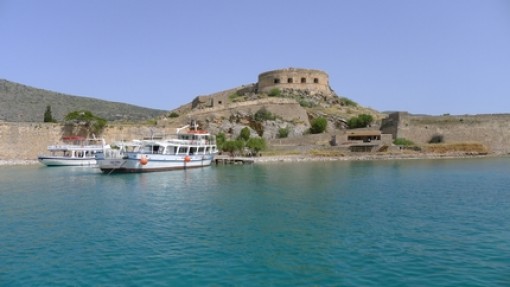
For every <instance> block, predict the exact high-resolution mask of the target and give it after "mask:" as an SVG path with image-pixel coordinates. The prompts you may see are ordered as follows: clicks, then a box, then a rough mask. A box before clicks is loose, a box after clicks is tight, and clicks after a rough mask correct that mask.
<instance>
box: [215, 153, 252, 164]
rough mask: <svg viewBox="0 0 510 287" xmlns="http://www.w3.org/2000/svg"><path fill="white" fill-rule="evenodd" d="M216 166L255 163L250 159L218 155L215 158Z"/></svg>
mask: <svg viewBox="0 0 510 287" xmlns="http://www.w3.org/2000/svg"><path fill="white" fill-rule="evenodd" d="M214 161H215V162H216V165H219V164H252V163H254V162H255V161H254V160H253V158H249V157H232V156H228V155H218V156H216V157H215V158H214Z"/></svg>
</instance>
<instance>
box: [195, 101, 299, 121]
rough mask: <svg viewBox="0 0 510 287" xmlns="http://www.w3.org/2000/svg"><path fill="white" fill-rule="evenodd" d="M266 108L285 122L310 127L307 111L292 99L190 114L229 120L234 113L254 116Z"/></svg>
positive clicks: (237, 104)
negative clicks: (293, 122)
mask: <svg viewBox="0 0 510 287" xmlns="http://www.w3.org/2000/svg"><path fill="white" fill-rule="evenodd" d="M261 108H266V109H267V110H268V111H270V112H271V113H273V114H277V115H278V116H280V117H281V118H282V119H283V120H284V121H295V122H302V123H304V124H305V125H309V121H308V115H307V113H306V111H305V110H304V109H303V108H302V107H301V106H300V105H299V103H297V102H296V101H295V100H292V99H285V98H267V99H261V100H257V101H248V102H239V103H232V104H228V105H226V106H218V107H214V108H206V109H200V110H194V111H192V112H191V113H189V115H188V116H189V117H191V118H194V119H198V120H203V119H204V118H210V117H215V118H221V117H224V118H228V117H229V116H230V115H232V114H233V113H236V114H243V113H245V114H254V113H256V112H257V111H258V110H259V109H261Z"/></svg>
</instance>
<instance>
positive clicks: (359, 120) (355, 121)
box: [347, 114, 374, 129]
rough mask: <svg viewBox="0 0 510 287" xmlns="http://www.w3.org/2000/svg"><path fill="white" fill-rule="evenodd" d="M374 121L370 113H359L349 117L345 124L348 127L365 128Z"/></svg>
mask: <svg viewBox="0 0 510 287" xmlns="http://www.w3.org/2000/svg"><path fill="white" fill-rule="evenodd" d="M373 121H374V118H373V117H372V116H371V115H367V114H361V115H359V116H357V117H354V118H351V119H349V121H348V122H347V125H348V126H349V128H350V129H357V128H366V127H367V126H369V125H370V124H371V123H372V122H373Z"/></svg>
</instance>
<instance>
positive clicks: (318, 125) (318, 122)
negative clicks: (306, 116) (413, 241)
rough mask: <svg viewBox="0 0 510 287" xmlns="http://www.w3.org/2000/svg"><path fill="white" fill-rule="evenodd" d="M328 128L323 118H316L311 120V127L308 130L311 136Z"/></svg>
mask: <svg viewBox="0 0 510 287" xmlns="http://www.w3.org/2000/svg"><path fill="white" fill-rule="evenodd" d="M327 126H328V121H327V120H326V119H325V118H323V117H318V118H315V119H313V121H312V126H311V128H310V132H311V133H312V134H320V133H323V132H324V131H325V130H326V127H327Z"/></svg>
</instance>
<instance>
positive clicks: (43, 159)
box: [37, 156, 97, 166]
mask: <svg viewBox="0 0 510 287" xmlns="http://www.w3.org/2000/svg"><path fill="white" fill-rule="evenodd" d="M37 160H38V161H39V162H40V163H41V164H43V165H45V166H95V165H96V164H97V161H96V159H95V158H94V157H92V158H69V157H58V156H39V157H38V158H37Z"/></svg>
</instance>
